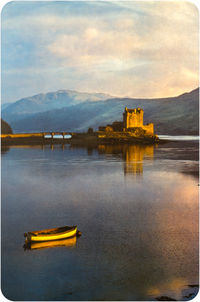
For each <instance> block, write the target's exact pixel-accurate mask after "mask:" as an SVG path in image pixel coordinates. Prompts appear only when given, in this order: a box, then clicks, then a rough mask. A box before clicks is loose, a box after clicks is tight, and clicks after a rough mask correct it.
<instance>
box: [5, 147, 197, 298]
mask: <svg viewBox="0 0 200 302" xmlns="http://www.w3.org/2000/svg"><path fill="white" fill-rule="evenodd" d="M197 175H198V144H197V143H195V142H188V143H183V142H175V143H170V144H164V145H159V146H140V145H132V146H127V145H115V146H109V145H99V146H98V148H82V147H79V148H78V147H72V146H69V145H63V146H62V145H54V146H36V147H30V148H26V147H25V146H22V147H21V148H19V147H12V148H10V149H7V150H3V152H2V291H3V294H4V295H5V296H6V297H7V298H8V299H11V300H76V301H77V300H136V301H138V300H155V298H156V297H158V296H162V295H167V296H170V297H172V298H174V299H181V300H188V298H186V296H187V295H188V293H190V292H189V290H190V288H189V286H188V285H192V284H193V285H195V284H198V177H197ZM76 224H77V225H78V228H79V230H80V231H81V232H82V236H81V237H80V238H77V240H72V241H71V242H63V243H62V244H60V243H59V242H58V243H57V244H56V243H55V244H54V245H53V246H45V245H40V246H33V248H32V249H31V250H24V249H23V244H24V237H23V233H24V232H27V231H33V230H37V229H44V228H50V227H57V226H63V225H76Z"/></svg>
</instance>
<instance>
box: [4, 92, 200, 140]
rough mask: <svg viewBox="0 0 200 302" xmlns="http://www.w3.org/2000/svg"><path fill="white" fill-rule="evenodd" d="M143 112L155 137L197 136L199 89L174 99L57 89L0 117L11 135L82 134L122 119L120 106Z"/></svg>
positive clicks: (26, 100)
mask: <svg viewBox="0 0 200 302" xmlns="http://www.w3.org/2000/svg"><path fill="white" fill-rule="evenodd" d="M125 106H127V107H128V108H135V107H141V108H143V109H144V122H145V123H148V122H153V123H154V124H155V132H156V133H158V134H176V135H180V134H185V135H190V134H191V135H198V133H199V129H198V126H199V88H197V89H195V90H193V91H191V92H187V93H183V94H181V95H180V96H177V97H172V98H171V97H168V98H155V99H136V98H116V97H112V96H109V95H106V94H98V93H96V94H95V93H94V94H89V93H78V92H75V91H70V90H60V91H57V92H50V93H47V94H39V95H36V96H33V97H30V98H24V99H22V100H19V101H17V102H15V103H13V104H10V105H9V106H7V107H6V108H5V109H2V117H3V118H4V119H5V120H6V121H8V122H9V123H10V125H11V127H12V129H13V131H14V132H33V131H50V130H56V131H62V130H63V131H86V130H87V129H88V128H89V127H93V128H94V129H96V130H97V129H98V126H99V125H105V124H108V123H110V122H113V121H115V120H122V112H123V110H124V107H125Z"/></svg>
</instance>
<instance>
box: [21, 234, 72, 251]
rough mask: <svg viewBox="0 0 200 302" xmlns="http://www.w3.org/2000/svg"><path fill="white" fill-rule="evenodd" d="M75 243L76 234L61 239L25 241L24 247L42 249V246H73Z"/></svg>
mask: <svg viewBox="0 0 200 302" xmlns="http://www.w3.org/2000/svg"><path fill="white" fill-rule="evenodd" d="M75 245H76V236H74V237H71V238H67V239H61V240H52V241H41V242H26V243H25V244H24V249H25V250H26V249H27V250H34V249H42V248H50V247H58V246H66V247H74V246H75Z"/></svg>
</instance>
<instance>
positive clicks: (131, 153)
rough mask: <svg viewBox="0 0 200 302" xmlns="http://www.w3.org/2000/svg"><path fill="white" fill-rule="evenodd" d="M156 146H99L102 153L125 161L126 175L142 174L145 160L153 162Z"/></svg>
mask: <svg viewBox="0 0 200 302" xmlns="http://www.w3.org/2000/svg"><path fill="white" fill-rule="evenodd" d="M154 147H155V146H154V145H148V146H147V145H99V146H98V150H99V152H100V153H104V154H112V155H117V154H121V155H122V158H123V159H124V174H125V175H126V174H138V175H139V174H142V173H143V162H144V159H150V160H153V158H154Z"/></svg>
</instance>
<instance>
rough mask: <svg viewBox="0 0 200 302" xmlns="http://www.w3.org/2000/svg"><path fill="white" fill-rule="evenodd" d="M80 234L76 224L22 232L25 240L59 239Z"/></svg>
mask: <svg viewBox="0 0 200 302" xmlns="http://www.w3.org/2000/svg"><path fill="white" fill-rule="evenodd" d="M80 235H81V232H79V231H78V229H77V226H64V227H60V228H54V229H47V230H41V231H34V232H28V233H24V237H26V242H32V241H50V240H59V239H66V238H70V237H73V236H80Z"/></svg>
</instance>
